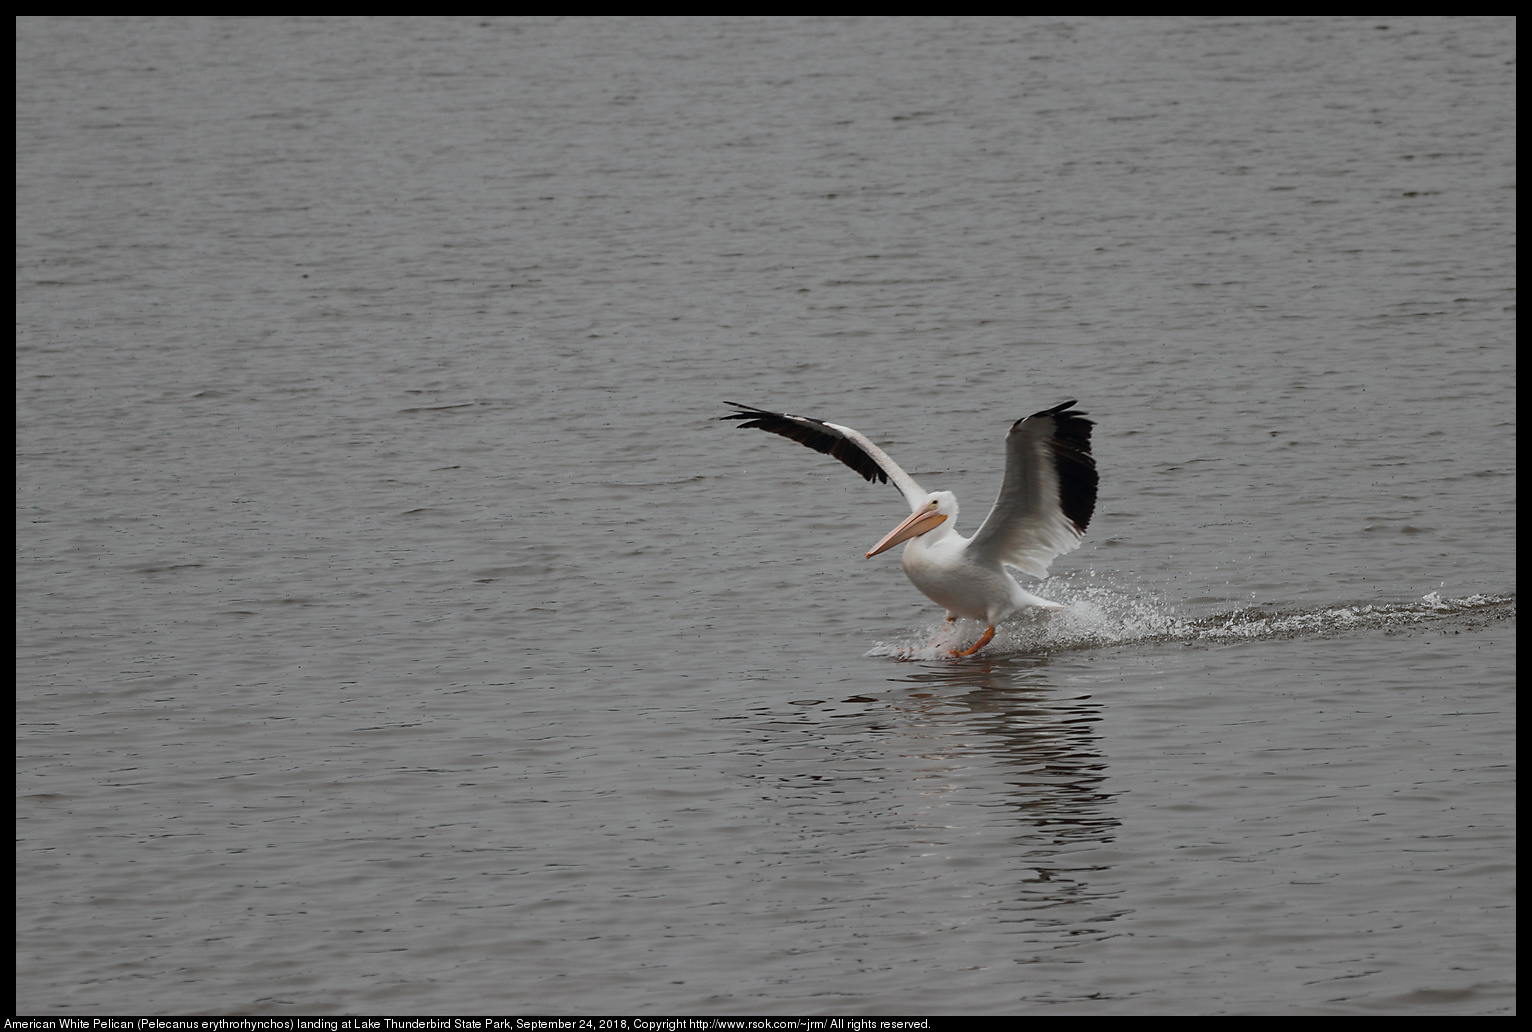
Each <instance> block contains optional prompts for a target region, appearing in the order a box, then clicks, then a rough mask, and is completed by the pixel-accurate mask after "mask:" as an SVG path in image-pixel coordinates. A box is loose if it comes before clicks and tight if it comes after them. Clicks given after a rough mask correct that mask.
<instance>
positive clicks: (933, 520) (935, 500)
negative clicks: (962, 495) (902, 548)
mask: <svg viewBox="0 0 1532 1032" xmlns="http://www.w3.org/2000/svg"><path fill="white" fill-rule="evenodd" d="M957 513H958V504H957V495H955V494H953V493H952V492H951V491H932V492H931V493H930V494H929V495H927V496H926V500H925V503H924V504H922V505H921V506H920V508H918V509H916V510H915V511H914V512H912V513H910V516H909V519H907V520H905V521H904V522H903V523H901V524H899V526H897V527H895V528H894V529H893V530H891V531H889V532H888V536H887V537H885V538H884V539H883V540H882V541H879V542H878V543H877V544H876V545H873V546H872V550H871V551H869V552H868V553H867V558H869V559H871V558H872V557H873V556H875V555H877V554H878V553H879V552H887V551H888V550H889V549H890V548H893V547H894V546H895V545H897V544H898V543H899V542H901V541H908V540H909V539H910V538H913V537H919V536H920V535H922V534H926V533H929V532H931V531H933V530H935V529H936V528H937V527H939V526H941V525H942V524H943V523H946V524H947V529H949V530H950V529H951V528H952V526H953V524H955V523H956V522H957ZM949 520H950V521H951V522H948V521H949Z"/></svg>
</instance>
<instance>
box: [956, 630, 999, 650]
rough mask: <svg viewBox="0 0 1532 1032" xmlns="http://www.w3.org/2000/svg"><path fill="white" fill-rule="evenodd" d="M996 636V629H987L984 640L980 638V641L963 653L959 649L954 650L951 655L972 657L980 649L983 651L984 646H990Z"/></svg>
mask: <svg viewBox="0 0 1532 1032" xmlns="http://www.w3.org/2000/svg"><path fill="white" fill-rule="evenodd" d="M994 636H995V629H994V628H993V627H986V628H985V629H984V636H983V637H982V638H980V639H979V640H978V641H976V642H974V643H973V644H972V645H970V646H968V647H967V648H966V649H964V650H963V651H962V652H959V651H958V650H957V649H953V650H952V652H951V653H950V655H952V656H958V657H961V656H971V655H973V654H974V653H975V652H978V651H979V650H980V649H982V648H983V647H984V646H986V645H988V644H989V642H990V639H991V638H993V637H994Z"/></svg>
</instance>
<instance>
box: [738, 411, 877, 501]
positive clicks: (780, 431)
mask: <svg viewBox="0 0 1532 1032" xmlns="http://www.w3.org/2000/svg"><path fill="white" fill-rule="evenodd" d="M724 404H725V405H733V406H734V407H735V408H737V409H741V410H742V411H739V412H730V413H729V414H728V415H723V416H719V417H718V418H719V419H738V420H741V422H740V423H738V424H736V425H737V426H738V427H739V429H741V430H746V429H756V430H765V431H766V432H767V433H772V434H776V435H778V436H779V437H786V438H787V439H788V440H790V441H797V442H798V443H799V444H801V445H803V446H804V447H806V448H812V449H814V450H815V451H817V452H819V453H821V454H823V455H828V456H830V457H831V458H834V459H839V460H840V461H841V462H843V463H845V464H846V465H847V466H849V467H851V469H852V470H853V471H854V472H856V473H858V474H859V475H861V476H862V477H864V478H865V479H866V480H867V481H868V482H869V483H873V484H886V483H888V474H887V473H886V472H885V471H884V470H883V467H882V466H879V465H878V464H877V462H876V461H875V460H874V459H873V457H872V456H871V455H868V454H867V453H866V452H864V451H863V450H862V449H861V448H859V447H857V446H856V444H855V443H854V442H852V441H851V440H850V439H848V438H847V437H846V435H845V434H843V433H841V432H840V431H839V430H836V429H835V428H833V427H831V426H828V425H826V424H825V423H824V421H823V420H819V419H812V418H810V417H808V416H794V415H789V414H788V413H786V412H772V411H771V410H770V409H763V408H756V407H754V406H753V405H741V404H740V403H739V402H737V401H725V402H724Z"/></svg>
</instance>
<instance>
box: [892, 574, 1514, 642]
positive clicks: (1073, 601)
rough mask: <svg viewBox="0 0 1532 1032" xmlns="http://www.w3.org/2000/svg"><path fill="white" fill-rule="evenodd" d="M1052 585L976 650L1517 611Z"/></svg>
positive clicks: (1457, 619)
mask: <svg viewBox="0 0 1532 1032" xmlns="http://www.w3.org/2000/svg"><path fill="white" fill-rule="evenodd" d="M1050 588H1051V592H1050V593H1051V595H1052V597H1053V598H1055V599H1056V600H1058V601H1060V602H1063V603H1065V606H1064V608H1063V609H1056V610H1046V609H1029V610H1025V611H1023V612H1022V613H1021V614H1019V615H1018V616H1016V617H1015V618H1014V619H1012V620H1010V621H1009V622H1007V623H1006V624H1005V625H1003V626H1001V627H999V628H996V631H995V640H994V641H993V642H992V643H991V644H990V645H989V646H987V647H986V648H985V650H984V651H983V652H981V653H979V655H980V656H983V655H985V654H994V653H1019V654H1025V655H1038V654H1047V653H1054V652H1066V651H1074V650H1079V649H1092V648H1103V647H1110V646H1121V645H1136V644H1165V643H1169V642H1180V643H1182V644H1185V645H1209V646H1211V645H1222V644H1228V643H1232V642H1241V641H1266V640H1271V639H1277V638H1299V637H1319V638H1326V637H1335V636H1339V635H1342V634H1348V633H1354V632H1357V631H1367V630H1383V631H1385V632H1387V633H1407V632H1409V631H1412V630H1418V629H1424V628H1427V627H1439V628H1440V629H1442V630H1454V631H1460V630H1465V629H1477V628H1480V627H1484V626H1487V625H1488V624H1491V623H1494V622H1497V621H1501V620H1514V619H1515V617H1516V596H1515V595H1514V594H1511V595H1469V596H1466V597H1464V598H1443V597H1442V595H1441V594H1440V592H1436V591H1433V592H1430V593H1428V594H1426V595H1424V596H1422V597H1421V598H1420V599H1418V600H1416V601H1410V602H1383V603H1374V602H1349V603H1343V604H1340V605H1331V606H1325V607H1323V608H1315V609H1301V608H1286V607H1283V606H1281V605H1279V604H1276V603H1270V604H1266V605H1255V606H1246V607H1242V608H1239V609H1234V610H1230V611H1227V612H1222V613H1214V614H1210V615H1206V616H1197V617H1184V616H1181V615H1179V614H1178V613H1177V612H1176V610H1175V607H1173V606H1171V605H1168V604H1166V603H1165V602H1163V601H1162V600H1158V599H1146V598H1144V597H1142V596H1128V595H1125V594H1123V593H1121V592H1118V591H1114V590H1112V589H1110V588H1104V587H1083V588H1076V589H1072V590H1070V589H1065V590H1060V589H1059V588H1058V587H1057V586H1053V585H1050ZM982 630H983V628H982V627H981V626H979V625H978V624H977V623H976V622H975V621H972V620H960V621H958V622H957V623H956V624H949V623H947V622H946V621H941V622H939V623H937V624H936V625H935V626H932V627H927V628H924V629H923V630H922V631H919V632H915V633H912V634H911V635H910V636H909V637H908V638H906V639H903V640H898V641H892V642H883V641H880V642H877V643H875V644H874V645H873V647H872V648H871V649H870V650H868V652H867V653H866V655H868V656H878V657H893V658H898V659H907V660H945V659H951V658H952V656H951V655H950V652H951V650H952V649H955V648H963V647H965V646H966V645H969V644H971V643H972V642H974V641H977V640H978V636H979V634H980V633H981V632H982Z"/></svg>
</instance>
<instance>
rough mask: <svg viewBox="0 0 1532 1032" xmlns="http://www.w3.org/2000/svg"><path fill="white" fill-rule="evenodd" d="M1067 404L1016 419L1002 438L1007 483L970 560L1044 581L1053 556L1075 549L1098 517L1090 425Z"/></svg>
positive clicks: (975, 539)
mask: <svg viewBox="0 0 1532 1032" xmlns="http://www.w3.org/2000/svg"><path fill="white" fill-rule="evenodd" d="M1074 404H1075V403H1074V402H1072V401H1066V402H1065V403H1064V404H1062V405H1056V406H1054V407H1053V408H1051V409H1047V410H1045V411H1043V412H1037V413H1034V414H1032V415H1030V416H1027V417H1026V418H1025V419H1018V420H1017V421H1016V422H1015V423H1014V424H1012V426H1011V432H1010V433H1009V434H1007V435H1006V438H1005V479H1004V480H1002V481H1001V482H1000V494H999V496H998V497H996V499H995V506H994V508H992V509H991V510H990V511H989V516H988V517H987V518H986V519H985V520H984V525H983V526H982V527H980V528H979V530H978V533H976V534H974V536H973V540H972V541H970V542H969V545H968V548H969V552H970V553H971V554H973V555H974V557H975V558H977V559H980V560H981V561H984V560H997V561H999V562H1002V563H1006V564H1008V565H1011V566H1014V567H1016V568H1017V569H1018V570H1020V571H1022V572H1023V573H1027V574H1031V575H1032V576H1033V577H1046V576H1048V564H1049V563H1051V562H1053V560H1054V557H1055V556H1059V555H1062V554H1064V553H1065V552H1072V551H1074V550H1075V549H1076V548H1079V547H1080V541H1081V539H1082V538H1083V537H1084V536H1085V528H1086V527H1087V526H1089V524H1090V518H1091V515H1092V514H1093V513H1094V512H1095V511H1096V460H1095V459H1094V458H1093V457H1092V456H1091V452H1090V433H1091V427H1093V426H1095V423H1093V422H1092V421H1091V420H1089V419H1086V418H1084V416H1085V413H1084V412H1080V411H1077V410H1075V409H1072V408H1070V406H1072V405H1074Z"/></svg>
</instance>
